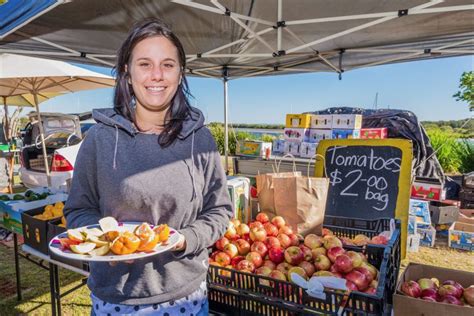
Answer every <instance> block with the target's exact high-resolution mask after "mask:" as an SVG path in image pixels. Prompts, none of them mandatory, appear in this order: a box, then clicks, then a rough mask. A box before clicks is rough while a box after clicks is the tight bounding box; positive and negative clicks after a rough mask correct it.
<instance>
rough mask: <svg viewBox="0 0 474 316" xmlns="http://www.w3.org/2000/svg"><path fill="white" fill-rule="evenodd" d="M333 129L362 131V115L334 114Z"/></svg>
mask: <svg viewBox="0 0 474 316" xmlns="http://www.w3.org/2000/svg"><path fill="white" fill-rule="evenodd" d="M332 128H333V129H361V128H362V115H360V114H333V115H332Z"/></svg>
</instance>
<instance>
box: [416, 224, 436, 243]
mask: <svg viewBox="0 0 474 316" xmlns="http://www.w3.org/2000/svg"><path fill="white" fill-rule="evenodd" d="M416 234H417V235H419V236H420V246H425V247H433V246H434V244H435V241H436V229H434V227H433V226H431V225H430V226H428V227H427V228H420V227H417V228H416Z"/></svg>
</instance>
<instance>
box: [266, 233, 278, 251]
mask: <svg viewBox="0 0 474 316" xmlns="http://www.w3.org/2000/svg"><path fill="white" fill-rule="evenodd" d="M267 235H268V233H267ZM265 245H266V246H267V248H268V249H270V248H280V247H281V244H280V241H279V240H278V238H276V237H274V236H270V237H267V239H265Z"/></svg>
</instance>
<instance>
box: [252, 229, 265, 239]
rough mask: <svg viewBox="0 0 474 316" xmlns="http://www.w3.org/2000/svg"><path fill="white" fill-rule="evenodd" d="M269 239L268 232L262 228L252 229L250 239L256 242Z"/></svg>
mask: <svg viewBox="0 0 474 316" xmlns="http://www.w3.org/2000/svg"><path fill="white" fill-rule="evenodd" d="M266 238H267V232H266V231H265V229H264V228H263V227H262V228H257V227H254V228H251V229H250V239H252V240H253V241H254V242H255V241H264V240H265V239H266Z"/></svg>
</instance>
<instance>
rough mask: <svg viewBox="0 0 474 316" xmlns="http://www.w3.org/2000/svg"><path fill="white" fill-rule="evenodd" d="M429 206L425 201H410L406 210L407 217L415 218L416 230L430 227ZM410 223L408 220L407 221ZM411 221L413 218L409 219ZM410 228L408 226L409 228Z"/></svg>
mask: <svg viewBox="0 0 474 316" xmlns="http://www.w3.org/2000/svg"><path fill="white" fill-rule="evenodd" d="M429 208H430V204H429V202H427V201H420V200H415V199H410V206H409V209H408V215H409V217H412V216H414V217H415V224H416V226H415V227H413V228H414V229H416V228H428V227H429V226H430V225H431V217H430V210H429ZM408 221H409V222H410V218H409V220H408ZM411 221H413V218H412V219H411ZM409 228H410V226H409Z"/></svg>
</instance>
